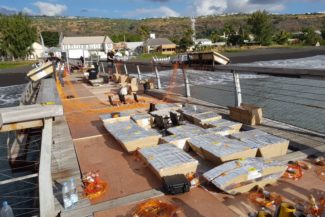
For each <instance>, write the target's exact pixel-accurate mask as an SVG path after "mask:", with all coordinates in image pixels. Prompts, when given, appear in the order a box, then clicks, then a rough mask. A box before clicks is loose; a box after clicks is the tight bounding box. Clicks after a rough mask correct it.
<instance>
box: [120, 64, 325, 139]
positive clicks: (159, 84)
mask: <svg viewBox="0 0 325 217" xmlns="http://www.w3.org/2000/svg"><path fill="white" fill-rule="evenodd" d="M116 65H117V67H118V72H119V73H121V74H124V73H126V70H127V74H129V75H133V76H137V77H138V78H139V80H145V79H148V80H149V79H152V80H154V82H155V84H156V88H157V89H162V88H163V89H166V91H170V90H171V89H172V91H175V92H177V93H181V94H183V95H184V96H186V97H190V96H193V97H194V98H199V99H202V100H204V101H208V102H210V103H214V104H218V105H222V106H228V105H236V106H239V105H240V104H241V102H245V103H250V104H256V105H258V106H260V107H263V108H265V110H266V113H265V114H266V117H269V118H270V119H274V120H277V121H281V122H285V123H289V124H292V125H296V126H299V127H302V128H307V129H310V130H313V131H316V132H321V133H324V130H322V129H321V128H322V127H321V126H320V124H317V123H318V122H321V123H323V124H324V123H325V120H323V119H321V120H316V119H315V116H316V115H320V116H324V115H325V92H324V91H325V70H321V69H293V68H270V67H251V66H240V65H231V64H230V65H225V66H221V65H215V66H213V67H212V66H211V65H200V66H189V65H187V64H181V63H176V64H172V63H170V62H165V61H148V62H135V61H125V62H122V61H121V62H118V63H116ZM175 71H176V72H175ZM175 74H177V78H174V79H175V80H176V81H175V80H173V79H172V77H173V76H175ZM206 75H207V76H206ZM214 76H216V77H218V76H220V79H219V78H218V79H219V80H226V81H223V82H217V81H215V82H210V79H212V80H213V79H214V78H213V77H214ZM211 77H212V78H211ZM223 77H226V79H224V78H223ZM250 77H256V78H254V79H252V78H250ZM218 79H216V80H218ZM198 80H200V81H199V82H198ZM171 81H172V82H171ZM168 82H169V83H168ZM171 86H174V87H171ZM286 112H288V113H289V115H282V116H281V115H279V114H280V113H286ZM294 119H297V120H294ZM309 119H310V120H309ZM308 120H309V121H308ZM312 120H314V122H312ZM298 122H299V123H298ZM306 122H309V126H307V127H305V126H304V123H306ZM297 123H298V125H297ZM311 125H313V126H311Z"/></svg>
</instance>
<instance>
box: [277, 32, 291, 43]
mask: <svg viewBox="0 0 325 217" xmlns="http://www.w3.org/2000/svg"><path fill="white" fill-rule="evenodd" d="M289 38H290V33H289V32H286V31H280V32H278V33H277V34H276V35H275V37H274V41H275V42H276V43H278V44H286V43H287V42H288V39H289Z"/></svg>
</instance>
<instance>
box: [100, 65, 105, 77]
mask: <svg viewBox="0 0 325 217" xmlns="http://www.w3.org/2000/svg"><path fill="white" fill-rule="evenodd" d="M100 65H101V66H102V70H103V74H105V73H106V72H105V67H104V63H101V64H100Z"/></svg>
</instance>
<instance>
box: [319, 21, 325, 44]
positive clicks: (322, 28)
mask: <svg viewBox="0 0 325 217" xmlns="http://www.w3.org/2000/svg"><path fill="white" fill-rule="evenodd" d="M320 32H321V33H322V34H321V35H322V38H323V40H325V20H324V21H323V26H322V27H321V30H320Z"/></svg>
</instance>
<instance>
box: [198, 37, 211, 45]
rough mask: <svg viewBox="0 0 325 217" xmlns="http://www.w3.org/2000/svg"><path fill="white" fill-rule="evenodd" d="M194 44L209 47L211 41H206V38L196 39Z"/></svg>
mask: <svg viewBox="0 0 325 217" xmlns="http://www.w3.org/2000/svg"><path fill="white" fill-rule="evenodd" d="M194 44H197V45H201V46H211V45H212V41H211V40H210V39H207V38H200V39H196V40H195V41H194Z"/></svg>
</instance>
